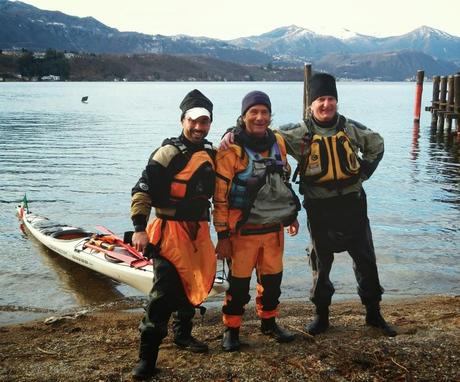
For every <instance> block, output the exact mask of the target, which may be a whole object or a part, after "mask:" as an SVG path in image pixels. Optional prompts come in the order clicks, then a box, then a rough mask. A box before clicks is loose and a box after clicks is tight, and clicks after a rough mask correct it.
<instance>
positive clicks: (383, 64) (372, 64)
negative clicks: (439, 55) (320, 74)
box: [315, 50, 459, 81]
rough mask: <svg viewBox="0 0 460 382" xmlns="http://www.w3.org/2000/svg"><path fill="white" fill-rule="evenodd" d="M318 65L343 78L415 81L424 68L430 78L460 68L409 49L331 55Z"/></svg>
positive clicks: (453, 71) (317, 64)
mask: <svg viewBox="0 0 460 382" xmlns="http://www.w3.org/2000/svg"><path fill="white" fill-rule="evenodd" d="M315 65H316V66H317V67H318V68H321V69H322V70H324V71H326V72H332V73H334V74H335V75H336V76H338V77H342V78H352V79H373V80H381V81H404V80H407V79H411V78H413V77H414V75H415V73H416V72H417V70H418V69H420V68H423V69H424V71H425V76H426V77H427V78H430V77H432V76H434V75H449V74H452V73H455V72H456V71H458V69H459V67H458V66H457V65H455V64H454V63H452V62H448V61H443V60H436V59H435V58H433V57H432V56H430V55H428V54H425V53H421V52H417V51H409V50H404V51H397V52H386V53H368V54H330V55H327V56H325V57H323V58H322V59H320V60H318V61H317V62H316V63H315Z"/></svg>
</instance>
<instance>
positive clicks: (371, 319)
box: [366, 302, 398, 337]
mask: <svg viewBox="0 0 460 382" xmlns="http://www.w3.org/2000/svg"><path fill="white" fill-rule="evenodd" d="M366 324H367V325H370V326H373V327H374V328H377V329H381V330H382V332H383V333H384V334H385V335H386V336H388V337H395V336H396V335H397V334H398V333H396V330H394V328H392V327H391V326H390V325H388V323H387V322H386V321H385V319H384V318H383V316H382V314H381V313H380V305H379V303H378V302H377V303H373V304H369V305H366Z"/></svg>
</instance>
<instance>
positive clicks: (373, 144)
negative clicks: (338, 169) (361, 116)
mask: <svg viewBox="0 0 460 382" xmlns="http://www.w3.org/2000/svg"><path fill="white" fill-rule="evenodd" d="M347 129H348V130H349V132H348V131H347V133H348V134H350V136H351V138H352V139H353V140H354V141H355V143H356V144H357V146H358V148H359V150H360V151H361V153H362V158H361V173H362V177H363V179H364V180H366V179H369V178H370V177H371V176H372V174H373V173H374V171H375V170H376V168H377V166H378V165H379V162H380V161H381V160H382V158H383V154H384V151H385V148H384V142H383V138H382V136H381V135H380V134H379V133H377V132H375V131H372V130H371V129H368V128H367V127H366V126H364V125H362V124H360V123H359V122H356V121H353V120H347Z"/></svg>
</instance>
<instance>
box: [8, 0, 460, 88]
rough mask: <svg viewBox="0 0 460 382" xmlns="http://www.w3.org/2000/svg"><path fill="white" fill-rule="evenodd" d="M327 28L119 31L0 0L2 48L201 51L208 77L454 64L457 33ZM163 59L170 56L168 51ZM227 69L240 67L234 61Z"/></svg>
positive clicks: (396, 76) (459, 43) (355, 74)
mask: <svg viewBox="0 0 460 382" xmlns="http://www.w3.org/2000/svg"><path fill="white" fill-rule="evenodd" d="M329 34H330V31H329V32H328V31H321V33H317V32H314V31H312V30H309V29H305V28H301V27H299V26H296V25H290V26H285V27H280V28H277V29H274V30H272V31H270V32H267V33H263V34H261V35H258V36H249V37H241V38H238V39H234V40H228V41H223V40H218V39H212V38H208V37H191V36H186V35H176V36H163V35H160V34H157V35H147V34H143V33H137V32H120V31H119V30H118V29H115V28H111V27H109V26H106V25H104V24H102V23H101V22H99V21H98V20H96V19H94V18H92V17H84V18H79V17H75V16H69V15H66V14H64V13H61V12H56V11H45V10H40V9H38V8H35V7H33V6H31V5H28V4H26V3H22V2H19V1H16V2H12V1H8V0H0V50H17V51H18V50H19V51H20V50H21V49H27V50H29V51H45V50H47V49H48V48H51V49H54V50H58V51H67V52H78V53H96V54H111V55H114V56H113V57H118V59H120V57H121V56H120V55H123V54H128V55H132V54H137V55H146V54H152V55H168V56H180V57H185V58H186V57H189V56H194V57H195V59H194V63H198V61H197V58H196V57H198V56H202V57H207V58H210V59H214V60H215V62H214V64H215V65H217V66H218V67H216V68H215V70H213V71H212V73H213V74H212V75H211V76H210V77H209V76H208V77H209V78H219V77H222V78H227V77H226V76H225V75H224V74H225V67H226V64H224V62H225V61H227V62H232V63H235V64H240V65H243V66H244V65H246V66H247V65H251V66H255V67H259V68H260V69H262V70H265V73H259V74H260V76H259V74H257V75H252V74H244V75H243V77H244V78H267V79H268V78H271V79H276V78H279V79H287V78H293V77H292V73H293V72H290V71H289V70H291V69H292V70H294V71H298V70H299V69H303V64H304V63H305V62H311V63H312V64H313V66H314V69H315V70H327V71H330V72H331V73H333V74H335V75H338V76H340V77H348V78H375V79H387V80H400V79H407V78H411V77H412V76H413V74H414V73H415V72H416V70H417V69H425V71H426V75H427V76H429V75H431V73H433V74H452V73H454V72H456V71H458V70H459V68H460V37H456V36H452V35H449V34H447V33H445V32H442V31H440V30H437V29H433V28H430V27H427V26H422V27H420V28H418V29H416V30H414V31H412V32H410V33H407V34H404V35H401V36H391V37H385V38H379V37H373V36H366V35H363V34H359V33H355V32H353V31H350V30H341V31H339V32H338V33H336V32H333V34H334V35H329ZM113 57H112V58H111V60H113V59H115V58H113ZM144 59H145V57H144ZM156 60H158V58H156ZM85 62H88V61H85ZM111 62H112V61H111ZM152 62H153V61H152ZM166 62H173V60H172V59H171V57H169V58H168V59H167V60H166ZM200 64H201V65H203V68H204V69H203V72H207V73H210V72H209V68H210V64H209V62H205V61H203V60H202V61H201V63H200ZM184 65H185V61H184ZM264 68H265V69H264ZM232 71H233V73H237V72H241V70H240V69H236V68H232ZM276 71H277V73H275V72H276ZM183 72H184V73H182V74H184V76H185V77H195V75H192V74H190V75H188V74H187V73H186V70H185V68H184V70H183ZM268 72H273V73H270V74H268ZM175 73H176V75H177V78H183V77H184V76H182V74H181V73H180V72H178V71H177V70H176V72H175ZM147 76H150V74H148V75H147ZM165 76H166V74H165ZM277 76H278V77H277ZM296 76H297V74H296V75H295V76H294V77H295V78H297V77H296ZM205 77H206V76H205V75H203V78H205ZM232 78H237V75H234V76H232Z"/></svg>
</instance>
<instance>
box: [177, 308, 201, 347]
mask: <svg viewBox="0 0 460 382" xmlns="http://www.w3.org/2000/svg"><path fill="white" fill-rule="evenodd" d="M192 317H193V316H192ZM192 317H190V316H185V315H184V314H179V313H176V314H174V316H173V331H174V343H175V344H176V346H178V347H180V348H181V349H186V350H189V351H191V352H193V353H206V352H207V351H208V345H206V344H205V343H204V342H201V341H198V340H197V339H196V338H195V337H193V336H192V326H193V323H192Z"/></svg>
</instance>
